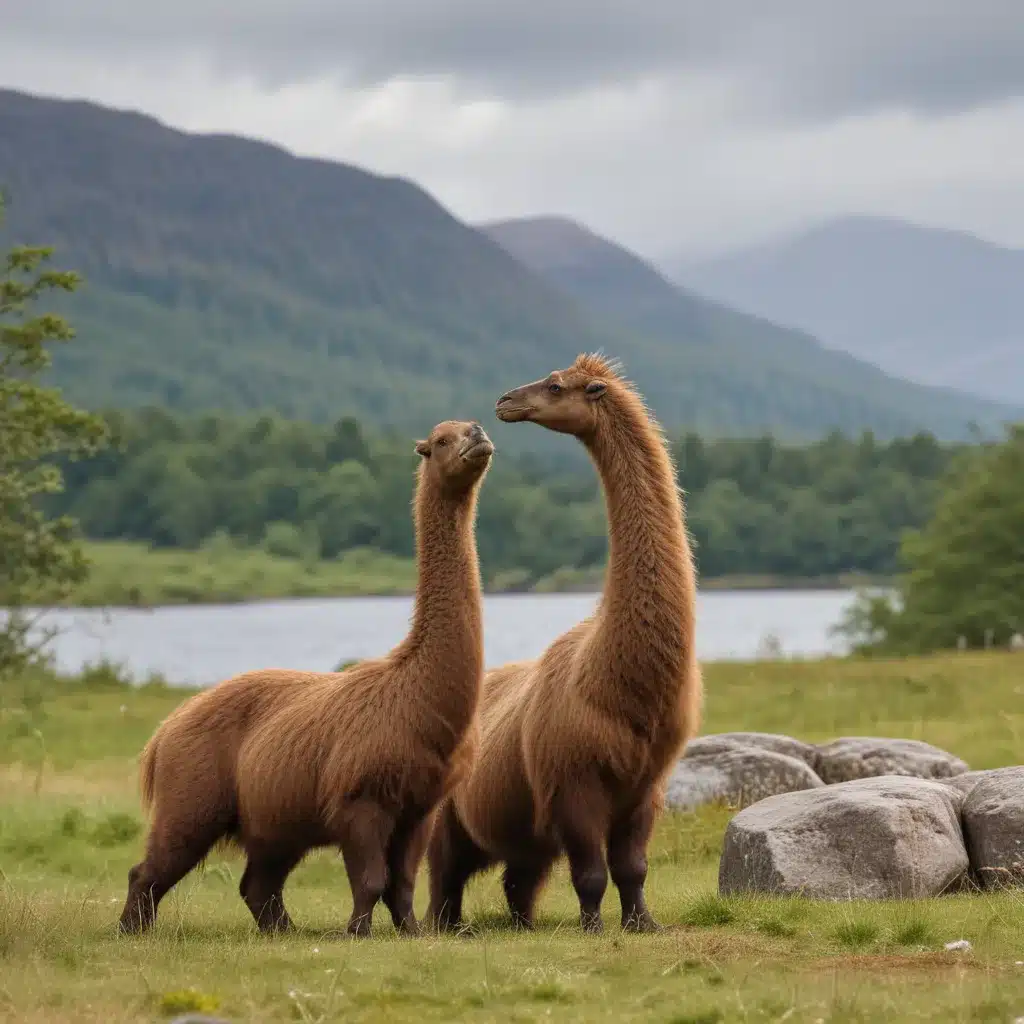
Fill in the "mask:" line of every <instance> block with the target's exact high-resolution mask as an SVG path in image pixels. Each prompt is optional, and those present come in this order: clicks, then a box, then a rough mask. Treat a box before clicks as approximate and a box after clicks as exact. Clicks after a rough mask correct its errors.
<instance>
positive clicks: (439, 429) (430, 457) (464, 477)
mask: <svg viewBox="0 0 1024 1024" xmlns="http://www.w3.org/2000/svg"><path fill="white" fill-rule="evenodd" d="M416 454H417V455H419V456H420V457H421V459H422V460H423V461H422V463H421V466H420V472H421V473H422V474H423V477H424V478H425V479H429V480H432V481H433V482H434V483H436V484H437V485H438V487H439V488H440V489H441V490H442V491H444V492H446V493H449V494H461V493H468V492H469V491H471V490H472V489H473V488H474V487H475V486H476V485H477V484H479V482H480V481H481V480H482V479H483V476H484V474H485V473H486V472H487V467H488V466H489V465H490V462H491V456H492V455H493V454H494V445H493V444H491V439H490V438H489V437H488V436H487V434H486V433H485V432H484V428H483V427H481V426H480V424H479V423H463V422H461V421H459V420H445V422H444V423H438V425H437V426H436V427H434V429H433V430H431V432H430V436H429V437H427V438H426V439H425V440H423V441H417V442H416Z"/></svg>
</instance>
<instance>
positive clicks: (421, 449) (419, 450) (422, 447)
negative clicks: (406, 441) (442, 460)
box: [416, 441, 430, 459]
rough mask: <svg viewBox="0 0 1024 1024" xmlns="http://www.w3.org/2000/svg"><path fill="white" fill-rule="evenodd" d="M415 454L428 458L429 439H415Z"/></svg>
mask: <svg viewBox="0 0 1024 1024" xmlns="http://www.w3.org/2000/svg"><path fill="white" fill-rule="evenodd" d="M416 454H417V455H422V456H423V458H425V459H429V458H430V442H429V441H417V442H416Z"/></svg>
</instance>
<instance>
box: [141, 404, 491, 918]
mask: <svg viewBox="0 0 1024 1024" xmlns="http://www.w3.org/2000/svg"><path fill="white" fill-rule="evenodd" d="M416 451H417V452H418V453H419V455H420V456H421V458H422V461H421V463H420V466H419V470H418V476H417V485H416V501H415V507H416V541H417V561H418V568H419V582H418V585H417V594H416V605H415V613H414V617H413V623H412V625H411V628H410V631H409V634H408V635H407V636H406V638H405V639H404V640H403V641H402V642H401V643H400V644H399V645H398V646H397V647H395V648H394V649H393V650H392V651H391V652H390V653H389V654H388V655H386V656H385V657H383V658H380V659H375V660H370V661H364V662H361V663H359V664H358V665H356V666H353V667H351V668H349V669H347V670H346V671H343V672H330V673H319V672H291V671H284V670H276V669H268V670H264V671H260V672H250V673H246V674H245V675H241V676H236V677H235V678H233V679H229V680H226V681H225V682H223V683H220V684H219V685H218V686H215V687H213V688H212V689H210V690H207V691H205V692H203V693H201V694H198V695H196V696H195V697H193V698H191V699H190V700H189V701H187V702H186V703H185V704H183V705H182V706H181V707H179V708H178V709H177V710H176V711H175V712H174V713H173V714H172V715H171V716H170V717H169V718H168V719H167V720H166V721H164V722H163V723H162V725H160V726H159V728H158V729H157V731H156V733H155V734H154V736H153V738H152V739H151V740H150V742H149V743H148V744H147V746H146V748H145V750H144V751H143V755H142V768H141V777H142V795H143V801H144V803H145V804H146V805H148V806H149V807H150V808H151V809H152V821H151V825H150V830H149V835H148V838H147V843H146V856H145V859H144V860H143V861H142V862H141V863H139V864H137V865H136V866H135V867H133V868H132V870H131V872H130V873H129V887H128V897H127V900H126V902H125V907H124V911H123V913H122V915H121V928H122V930H124V931H127V932H136V931H141V930H145V929H146V928H148V927H149V926H150V925H151V924H152V923H153V920H154V919H155V916H156V909H157V905H158V904H159V902H160V900H161V898H162V897H163V896H164V895H165V894H166V893H167V892H168V891H169V890H170V889H171V888H172V887H173V886H174V885H175V884H177V882H178V881H180V880H181V879H182V878H183V877H184V876H185V875H186V874H187V873H188V872H189V871H191V870H192V868H194V867H195V866H196V865H197V864H198V863H199V862H200V861H201V860H202V859H203V858H204V857H205V856H206V854H207V853H208V851H209V850H210V849H211V847H212V846H213V845H214V843H216V842H217V841H218V840H220V839H224V838H227V839H230V840H233V841H235V842H237V843H238V844H239V845H240V846H241V847H242V849H243V850H244V852H245V854H246V858H247V864H246V868H245V872H244V874H243V876H242V881H241V886H240V892H241V895H242V898H243V899H244V900H245V902H246V904H247V906H248V907H249V910H250V911H251V912H252V915H253V917H254V918H255V920H256V923H257V925H258V926H259V928H260V929H261V930H262V931H275V930H283V929H287V928H289V927H290V925H291V921H290V918H289V916H288V913H287V911H286V910H285V906H284V897H283V888H284V884H285V881H286V879H287V878H288V875H289V874H290V873H291V871H292V869H293V868H294V867H295V866H296V865H297V864H298V863H299V861H300V860H301V859H302V858H303V856H305V854H306V853H307V852H308V851H309V850H311V849H313V848H315V847H320V846H337V847H339V848H340V849H341V852H342V855H343V857H344V860H345V866H346V870H347V874H348V878H349V883H350V885H351V888H352V898H353V909H352V915H351V918H350V919H349V924H348V930H349V932H350V933H352V934H353V935H366V934H369V932H370V925H371V921H372V915H373V910H374V907H375V906H376V904H377V903H378V902H379V901H380V900H383V901H384V903H385V905H386V906H387V908H388V910H389V911H390V913H391V917H392V920H393V922H394V924H395V927H396V928H399V929H401V930H404V931H415V930H416V929H417V924H416V919H415V916H414V914H413V886H414V882H415V877H416V870H417V868H418V866H419V863H420V861H421V860H422V856H423V852H424V848H425V845H426V839H427V835H428V832H429V825H430V815H431V813H432V811H433V810H434V808H435V806H436V805H437V803H438V801H440V800H441V799H442V797H443V796H444V794H445V793H446V792H447V791H448V790H449V789H450V788H451V786H452V785H453V784H454V783H455V781H456V780H457V779H458V778H459V776H460V773H462V772H464V770H465V766H466V764H467V763H468V762H469V761H470V760H471V759H472V754H473V750H474V745H475V731H474V725H475V721H474V716H475V712H476V708H477V703H478V699H479V689H480V680H481V676H482V673H483V627H482V613H481V593H480V574H479V568H478V564H477V554H476V539H475V533H474V525H475V515H476V503H477V494H478V491H479V488H480V484H481V482H482V481H483V479H484V476H485V474H486V471H487V468H488V466H489V464H490V459H491V455H492V454H493V452H494V448H493V446H492V444H491V442H490V439H489V438H488V437H487V435H486V433H485V432H484V431H483V428H482V427H481V426H480V425H479V424H478V423H459V422H453V421H448V422H445V423H440V424H438V425H437V426H436V427H435V428H434V429H433V430H432V431H431V434H430V437H429V438H427V439H426V440H425V441H421V442H419V443H418V444H417V445H416Z"/></svg>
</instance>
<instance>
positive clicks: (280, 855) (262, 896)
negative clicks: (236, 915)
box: [238, 843, 305, 933]
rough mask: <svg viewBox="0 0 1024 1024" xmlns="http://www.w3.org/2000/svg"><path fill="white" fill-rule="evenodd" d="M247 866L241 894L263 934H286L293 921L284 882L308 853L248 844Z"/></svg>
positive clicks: (243, 876) (240, 887)
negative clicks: (286, 901)
mask: <svg viewBox="0 0 1024 1024" xmlns="http://www.w3.org/2000/svg"><path fill="white" fill-rule="evenodd" d="M245 852H246V856H247V857H248V863H247V864H246V865H245V871H244V873H243V874H242V882H241V884H240V885H239V887H238V891H239V893H240V894H241V896H242V899H243V900H245V905H246V906H247V907H248V908H249V912H250V913H251V914H252V916H253V919H254V920H255V921H256V927H257V928H259V930H260V931H261V932H264V933H270V932H285V931H288V930H290V929H291V927H292V920H291V918H290V917H289V916H288V911H287V910H286V909H285V905H284V883H285V882H286V881H287V879H288V876H289V875H290V874H291V872H292V870H293V869H294V867H295V865H296V864H298V863H299V861H300V860H301V859H302V855H303V853H304V852H305V851H303V850H297V849H294V848H292V849H281V848H274V847H265V846H262V845H260V844H256V843H248V844H246V849H245Z"/></svg>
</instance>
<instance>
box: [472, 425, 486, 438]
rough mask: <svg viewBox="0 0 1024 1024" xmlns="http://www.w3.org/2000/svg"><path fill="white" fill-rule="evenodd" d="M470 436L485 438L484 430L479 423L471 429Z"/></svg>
mask: <svg viewBox="0 0 1024 1024" xmlns="http://www.w3.org/2000/svg"><path fill="white" fill-rule="evenodd" d="M469 436H470V437H483V436H484V428H483V427H481V426H480V424H479V423H474V424H473V425H472V426H471V427H470V428H469Z"/></svg>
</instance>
